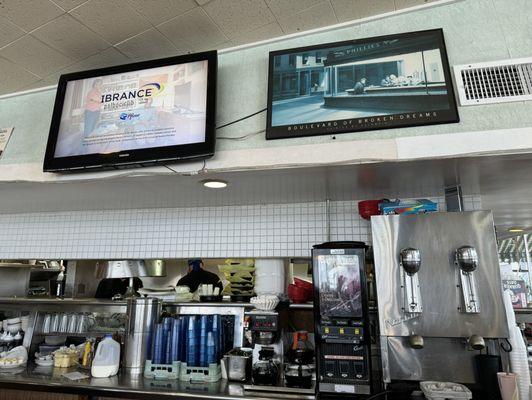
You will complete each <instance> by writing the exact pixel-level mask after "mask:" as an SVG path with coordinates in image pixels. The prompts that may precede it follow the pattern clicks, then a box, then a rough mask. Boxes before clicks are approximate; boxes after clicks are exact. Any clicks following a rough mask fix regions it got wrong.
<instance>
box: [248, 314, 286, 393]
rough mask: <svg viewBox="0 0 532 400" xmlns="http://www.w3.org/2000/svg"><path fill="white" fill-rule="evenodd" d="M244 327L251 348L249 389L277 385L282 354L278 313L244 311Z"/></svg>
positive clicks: (280, 371)
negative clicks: (250, 382) (250, 383)
mask: <svg viewBox="0 0 532 400" xmlns="http://www.w3.org/2000/svg"><path fill="white" fill-rule="evenodd" d="M245 329H246V332H247V336H248V339H250V342H251V346H252V348H253V355H252V385H249V386H250V389H258V387H263V388H266V389H267V387H269V386H271V387H275V386H278V384H279V381H280V379H281V373H282V365H283V354H284V353H283V340H282V335H281V331H280V328H279V314H278V313H277V312H275V311H260V310H254V311H249V312H246V315H245ZM246 386H247V385H246Z"/></svg>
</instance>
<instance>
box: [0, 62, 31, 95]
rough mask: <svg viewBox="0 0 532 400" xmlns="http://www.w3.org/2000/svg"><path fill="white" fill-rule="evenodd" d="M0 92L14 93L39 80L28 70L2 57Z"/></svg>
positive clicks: (0, 64)
mask: <svg viewBox="0 0 532 400" xmlns="http://www.w3.org/2000/svg"><path fill="white" fill-rule="evenodd" d="M0 71H2V73H1V74H0V94H6V93H12V92H15V91H17V90H19V89H21V88H22V87H24V86H27V85H30V84H32V83H34V82H37V81H38V80H39V77H38V76H35V75H33V74H31V73H29V72H28V71H25V70H24V69H22V68H20V66H18V65H16V64H14V63H12V62H11V61H9V60H6V59H5V58H2V57H0Z"/></svg>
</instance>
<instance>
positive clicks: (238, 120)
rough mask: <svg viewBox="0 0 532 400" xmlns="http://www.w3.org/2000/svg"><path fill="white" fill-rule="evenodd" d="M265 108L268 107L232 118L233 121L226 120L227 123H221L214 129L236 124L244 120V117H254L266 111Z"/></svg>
mask: <svg viewBox="0 0 532 400" xmlns="http://www.w3.org/2000/svg"><path fill="white" fill-rule="evenodd" d="M267 109H268V108H263V109H262V110H259V111H257V112H254V113H253V114H249V115H246V116H245V117H242V118H239V119H236V120H234V121H231V122H228V123H227V124H223V125H220V126H217V127H216V129H222V128H225V127H226V126H229V125H233V124H236V123H237V122H241V121H244V120H246V119H248V118H251V117H254V116H255V115H258V114H261V113H263V112H264V111H266V110H267Z"/></svg>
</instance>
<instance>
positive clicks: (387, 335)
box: [371, 211, 508, 383]
mask: <svg viewBox="0 0 532 400" xmlns="http://www.w3.org/2000/svg"><path fill="white" fill-rule="evenodd" d="M371 227H372V235H373V245H374V256H375V273H376V278H377V280H376V282H377V296H378V307H379V327H380V335H381V352H382V363H383V376H384V380H385V381H386V382H390V381H391V380H394V379H397V380H415V381H421V380H440V381H453V382H460V383H474V382H475V362H474V356H475V355H476V354H478V352H477V351H471V350H473V349H477V350H478V349H480V348H482V347H483V346H486V347H487V348H488V349H489V352H490V354H497V353H498V352H499V351H500V350H499V346H498V339H499V338H507V337H508V327H507V323H506V312H505V310H504V305H503V299H502V289H501V282H500V270H499V262H498V254H497V245H496V238H495V230H494V224H493V216H492V214H491V212H489V211H473V212H449V213H430V214H422V215H387V216H375V217H372V218H371Z"/></svg>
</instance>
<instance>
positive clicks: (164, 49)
mask: <svg viewBox="0 0 532 400" xmlns="http://www.w3.org/2000/svg"><path fill="white" fill-rule="evenodd" d="M116 47H118V49H119V50H120V51H121V52H122V53H124V54H125V55H127V56H128V57H129V58H131V59H132V60H135V61H141V60H151V59H156V58H164V57H173V56H176V55H178V54H183V53H184V52H185V51H186V50H178V49H177V48H176V47H175V46H174V45H173V44H172V43H171V42H170V41H169V40H168V39H167V38H165V37H164V36H163V35H162V34H161V33H160V32H159V31H157V30H155V29H153V28H152V29H150V30H148V31H146V32H143V33H141V34H140V35H137V36H134V37H132V38H130V39H128V40H126V41H125V42H122V43H120V44H118V45H117V46H116Z"/></svg>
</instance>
